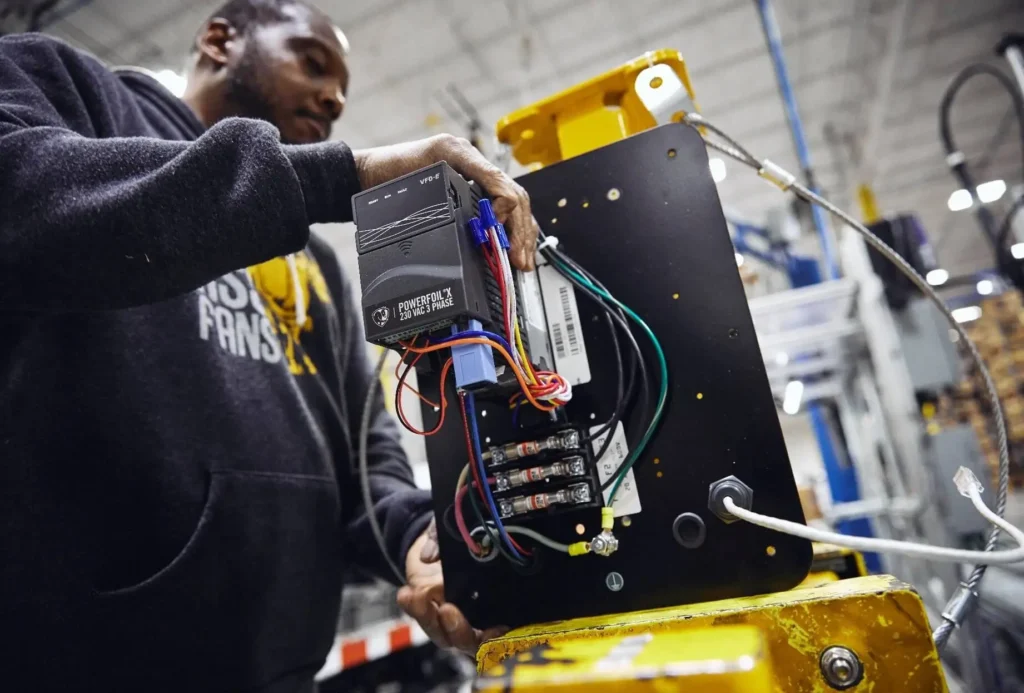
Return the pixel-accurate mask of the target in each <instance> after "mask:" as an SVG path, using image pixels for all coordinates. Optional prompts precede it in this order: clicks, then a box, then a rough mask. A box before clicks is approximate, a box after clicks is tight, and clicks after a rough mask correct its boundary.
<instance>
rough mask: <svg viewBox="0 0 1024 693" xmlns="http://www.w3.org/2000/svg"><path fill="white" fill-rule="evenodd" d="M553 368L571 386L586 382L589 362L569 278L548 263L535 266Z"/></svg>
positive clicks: (588, 373) (587, 381)
mask: <svg viewBox="0 0 1024 693" xmlns="http://www.w3.org/2000/svg"><path fill="white" fill-rule="evenodd" d="M537 279H538V280H539V281H540V293H541V299H542V300H543V301H544V313H545V316H546V318H547V323H548V336H549V337H550V338H551V347H552V350H553V352H554V353H553V356H554V359H555V370H556V371H557V372H558V374H559V375H561V376H562V377H563V378H565V379H566V380H568V381H569V382H570V383H571V384H573V385H582V384H583V383H589V382H590V361H589V359H587V346H586V344H585V343H584V341H583V332H582V330H581V329H580V310H579V306H577V305H576V293H575V291H574V290H573V286H572V284H570V283H569V280H568V279H566V278H565V277H563V276H562V275H561V274H559V273H558V271H557V270H555V269H554V268H552V267H551V266H549V265H542V266H540V267H538V268H537Z"/></svg>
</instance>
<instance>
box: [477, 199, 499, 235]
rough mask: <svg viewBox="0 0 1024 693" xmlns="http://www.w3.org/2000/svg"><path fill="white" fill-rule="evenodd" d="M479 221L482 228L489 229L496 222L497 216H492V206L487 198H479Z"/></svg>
mask: <svg viewBox="0 0 1024 693" xmlns="http://www.w3.org/2000/svg"><path fill="white" fill-rule="evenodd" d="M480 221H481V223H482V225H483V227H484V229H489V228H491V227H492V226H496V225H497V224H498V218H497V217H496V216H494V207H492V206H491V201H490V200H488V199H483V200H480Z"/></svg>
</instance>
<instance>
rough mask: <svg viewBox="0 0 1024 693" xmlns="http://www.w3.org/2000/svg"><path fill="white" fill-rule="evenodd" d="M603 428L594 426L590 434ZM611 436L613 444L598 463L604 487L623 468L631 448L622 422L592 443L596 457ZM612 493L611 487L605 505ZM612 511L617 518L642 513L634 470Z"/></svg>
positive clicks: (618, 494) (630, 472)
mask: <svg viewBox="0 0 1024 693" xmlns="http://www.w3.org/2000/svg"><path fill="white" fill-rule="evenodd" d="M601 428H602V426H593V427H591V429H590V433H591V434H593V433H596V432H597V431H599V430H601ZM609 435H611V436H612V444H611V445H609V446H608V449H607V450H606V451H605V453H604V454H603V455H601V459H599V460H598V461H597V476H598V478H600V479H601V485H602V486H604V482H606V481H608V479H610V478H612V476H614V475H615V472H617V471H618V470H619V467H621V466H622V463H623V461H625V459H626V457H627V456H628V455H629V447H627V445H626V429H625V428H623V426H622V422H621V421H620V422H619V423H617V424H616V425H615V430H614V431H606V432H605V433H602V434H601V435H599V436H597V437H596V438H594V440H593V441H592V442H591V445H593V446H594V450H593V452H594V454H595V455H596V454H597V451H598V450H600V449H601V446H602V445H604V441H605V438H607V437H608V436H609ZM611 492H612V487H611V486H609V487H608V489H607V490H606V491H605V492H604V502H605V503H607V502H608V496H609V495H610V494H611ZM612 510H614V511H615V517H622V516H623V515H634V514H636V513H638V512H640V494H639V493H638V492H637V490H636V479H635V478H634V477H633V470H632V469H630V470H629V471H628V472H626V478H625V479H623V480H622V485H621V486H620V487H619V492H618V493H616V494H615V501H614V502H612Z"/></svg>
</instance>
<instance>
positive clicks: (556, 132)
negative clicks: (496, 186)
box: [497, 50, 693, 167]
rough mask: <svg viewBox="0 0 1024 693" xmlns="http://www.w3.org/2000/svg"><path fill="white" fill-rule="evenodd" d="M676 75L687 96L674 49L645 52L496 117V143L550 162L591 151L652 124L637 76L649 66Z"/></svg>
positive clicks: (537, 163) (528, 161)
mask: <svg viewBox="0 0 1024 693" xmlns="http://www.w3.org/2000/svg"><path fill="white" fill-rule="evenodd" d="M659 64H665V65H668V66H669V67H671V68H672V71H673V72H675V73H676V75H677V76H678V77H679V79H680V81H681V82H682V83H683V86H684V87H685V89H686V92H687V94H688V96H689V97H690V99H691V100H692V98H693V89H692V87H691V86H690V76H689V75H688V74H687V72H686V64H685V63H684V62H683V56H682V55H681V54H680V53H679V51H674V50H658V51H651V52H650V53H645V54H644V55H642V56H640V57H639V58H636V59H635V60H631V61H630V62H628V63H626V64H625V65H620V66H619V67H617V68H615V69H613V70H609V71H608V72H605V73H604V74H602V75H598V76H597V77H594V78H592V79H589V80H587V81H586V82H582V83H580V84H577V85H575V86H572V87H570V88H569V89H566V90H565V91H562V92H559V93H558V94H555V95H554V96H549V97H548V98H546V99H543V100H541V101H538V102H536V103H534V104H532V105H530V106H527V107H526V108H521V109H520V110H518V111H515V112H514V113H510V114H509V115H507V116H505V117H504V118H502V119H501V120H500V121H498V127H497V135H498V141H500V142H502V143H503V144H507V145H509V146H510V147H511V148H512V154H513V156H515V158H516V161H518V162H519V163H521V164H523V165H526V166H532V167H541V166H550V165H551V164H553V163H556V162H558V161H562V160H564V159H569V158H571V157H574V156H578V155H580V154H585V153H586V152H590V151H593V150H595V149H597V148H598V147H603V146H605V145H606V144H611V143H612V142H617V141H618V140H621V139H623V138H625V137H629V136H630V135H635V134H636V133H638V132H642V131H644V130H647V129H648V128H653V127H654V126H655V125H656V124H657V123H655V121H654V116H652V115H651V113H650V111H648V110H647V107H646V106H644V104H643V102H642V101H641V100H640V97H639V96H637V93H636V85H635V81H636V78H637V76H638V75H639V74H640V73H641V72H643V71H644V70H645V69H647V68H648V67H650V66H652V65H659Z"/></svg>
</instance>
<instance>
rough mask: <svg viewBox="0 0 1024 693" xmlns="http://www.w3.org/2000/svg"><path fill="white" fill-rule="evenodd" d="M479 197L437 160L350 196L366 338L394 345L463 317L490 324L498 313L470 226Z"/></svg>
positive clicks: (497, 302) (461, 320)
mask: <svg viewBox="0 0 1024 693" xmlns="http://www.w3.org/2000/svg"><path fill="white" fill-rule="evenodd" d="M480 197H481V195H480V188H479V186H477V185H476V184H475V183H469V182H467V181H466V180H465V179H464V178H463V177H462V176H460V175H459V174H458V173H457V172H456V171H455V170H454V169H452V168H451V167H450V166H449V165H448V164H447V163H445V162H440V163H437V164H434V165H432V166H428V167H427V168H424V169H420V170H419V171H416V172H414V173H410V174H409V175H407V176H404V177H402V178H398V179H396V180H393V181H391V182H388V183H385V184H383V185H379V186H377V187H375V188H371V189H370V190H366V191H364V192H362V193H359V194H358V195H356V196H354V197H353V198H352V211H353V217H354V219H355V223H356V250H357V251H358V253H359V278H360V283H361V284H362V287H363V295H362V306H363V323H364V324H365V326H366V339H367V341H370V342H373V343H375V344H379V345H381V346H394V345H396V344H397V342H398V341H399V340H404V339H407V338H410V337H412V336H413V335H416V334H419V333H423V334H427V333H430V332H434V331H436V330H439V329H441V328H444V327H447V326H449V325H453V324H458V323H465V322H466V321H468V320H469V319H474V320H479V321H480V322H481V324H482V325H484V326H485V327H489V326H490V325H492V322H493V321H492V315H500V296H498V295H495V294H496V291H495V289H494V287H489V283H488V280H487V278H486V267H485V266H484V264H483V262H482V258H481V256H480V253H479V251H478V250H477V249H476V248H475V247H474V245H473V240H472V237H471V235H470V231H469V228H468V223H469V220H470V219H471V218H472V217H473V216H475V214H476V210H477V203H478V202H479V200H480ZM492 305H494V307H493V308H492ZM495 311H497V312H495Z"/></svg>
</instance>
